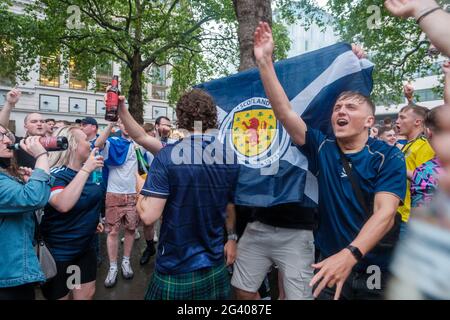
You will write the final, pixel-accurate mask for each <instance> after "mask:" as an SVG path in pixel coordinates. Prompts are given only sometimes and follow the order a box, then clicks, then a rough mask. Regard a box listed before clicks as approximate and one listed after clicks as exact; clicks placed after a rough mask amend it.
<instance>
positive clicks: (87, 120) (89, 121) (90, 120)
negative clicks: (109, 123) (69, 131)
mask: <svg viewBox="0 0 450 320" xmlns="http://www.w3.org/2000/svg"><path fill="white" fill-rule="evenodd" d="M80 123H81V124H93V125H94V126H97V127H98V123H97V120H95V119H94V118H92V117H86V118H84V119H81V122H80Z"/></svg>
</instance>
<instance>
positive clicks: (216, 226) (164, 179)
mask: <svg viewBox="0 0 450 320" xmlns="http://www.w3.org/2000/svg"><path fill="white" fill-rule="evenodd" d="M176 113H177V119H178V127H179V129H181V130H184V131H187V132H189V135H188V136H187V137H185V138H184V139H182V140H180V141H178V142H176V143H174V144H169V145H167V146H166V147H164V148H162V149H161V151H160V152H159V153H158V154H157V155H156V157H155V159H154V160H153V162H152V166H151V169H150V172H149V175H148V177H147V180H146V181H145V185H144V186H143V188H142V190H141V195H140V197H139V199H138V203H137V209H138V212H139V215H140V217H141V220H142V221H143V222H144V224H146V225H150V224H152V223H153V222H155V221H156V220H157V219H159V218H160V216H161V215H163V219H162V225H161V230H160V237H159V243H158V253H157V259H156V265H155V272H154V273H153V277H152V279H151V280H150V284H149V287H148V291H147V294H146V296H145V298H146V299H148V300H161V299H164V300H167V299H170V300H179V299H182V300H191V299H228V298H229V297H230V292H231V290H230V279H229V275H228V272H227V269H226V266H227V265H230V264H231V263H233V262H234V259H235V256H236V240H237V237H236V235H235V231H234V228H235V226H234V225H235V211H234V205H233V203H232V199H233V198H234V188H235V184H236V182H237V177H238V173H239V165H238V164H237V162H236V161H233V163H232V164H230V161H229V158H227V159H226V157H227V155H230V154H231V155H233V156H234V153H233V152H232V151H229V152H228V153H227V152H226V151H227V150H224V145H223V144H221V143H220V142H219V141H218V139H216V138H215V137H214V136H213V135H211V134H210V130H211V129H216V128H217V111H216V105H215V103H214V101H213V99H212V98H211V96H209V95H208V94H207V93H206V92H204V91H202V90H199V89H193V90H191V91H189V92H187V93H185V94H184V95H183V96H181V98H180V100H179V101H178V103H177V108H176ZM226 160H228V161H226ZM232 160H234V158H233V159H232ZM142 182H143V181H142ZM225 226H226V231H227V232H228V237H227V238H228V241H227V242H226V243H225V238H226V235H225V228H224V227H225ZM224 243H225V245H224ZM224 257H225V259H224Z"/></svg>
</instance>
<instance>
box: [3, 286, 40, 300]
mask: <svg viewBox="0 0 450 320" xmlns="http://www.w3.org/2000/svg"><path fill="white" fill-rule="evenodd" d="M34 287H35V284H34V283H28V284H24V285H21V286H17V287H7V288H0V300H34V299H35V296H34Z"/></svg>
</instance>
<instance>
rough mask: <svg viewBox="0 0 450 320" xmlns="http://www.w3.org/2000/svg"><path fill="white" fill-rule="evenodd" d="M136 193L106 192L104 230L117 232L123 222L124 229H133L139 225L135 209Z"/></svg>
mask: <svg viewBox="0 0 450 320" xmlns="http://www.w3.org/2000/svg"><path fill="white" fill-rule="evenodd" d="M136 199H137V195H136V194H135V193H134V194H120V193H112V192H107V193H106V202H105V206H106V213H105V220H106V225H105V231H106V233H110V232H111V231H115V232H119V230H120V226H121V225H122V224H123V226H124V227H125V229H127V230H130V231H134V230H136V228H137V227H138V225H139V215H138V213H137V211H136Z"/></svg>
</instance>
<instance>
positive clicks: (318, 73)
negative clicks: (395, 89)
mask: <svg viewBox="0 0 450 320" xmlns="http://www.w3.org/2000/svg"><path fill="white" fill-rule="evenodd" d="M275 70H276V73H277V75H278V78H279V80H280V82H281V85H282V86H283V88H284V90H285V92H286V94H287V96H288V98H289V100H290V102H291V105H292V107H293V109H294V110H295V111H296V112H297V113H298V115H300V116H301V117H302V118H303V120H305V122H306V123H307V124H308V125H310V126H311V127H313V128H317V129H320V130H322V131H323V132H326V133H329V134H332V128H331V123H330V121H331V114H332V108H333V106H334V103H335V101H336V98H337V96H338V95H339V94H340V93H342V92H343V91H348V90H351V91H356V92H360V93H362V94H363V95H365V96H369V95H370V93H371V91H372V85H373V83H372V71H373V64H372V63H371V62H369V61H368V60H365V59H362V60H360V59H358V58H357V57H356V55H355V54H353V52H352V50H351V46H350V45H349V44H346V43H338V44H335V45H332V46H329V47H326V48H322V49H319V50H316V51H312V52H308V53H305V54H302V55H300V56H296V57H293V58H290V59H286V60H283V61H280V62H277V63H276V64H275ZM196 87H197V88H200V89H203V90H205V91H207V92H208V93H209V94H210V95H211V96H212V97H213V98H214V101H215V103H216V105H217V110H218V115H219V123H220V130H219V138H220V139H221V140H222V141H223V142H224V143H226V144H227V145H228V146H229V147H231V149H232V150H234V152H235V154H236V156H237V158H238V159H239V162H240V163H241V164H242V167H241V173H240V176H239V181H238V185H237V190H236V198H235V203H236V204H239V205H247V206H260V207H268V206H273V205H277V204H282V203H292V202H297V203H300V204H301V205H303V206H310V207H312V206H315V205H316V204H317V203H318V186H317V178H316V177H315V176H314V175H313V174H312V173H311V172H310V171H308V161H307V159H306V157H305V156H304V155H303V154H302V153H301V152H300V151H299V150H298V148H297V147H296V146H295V145H294V144H293V143H292V141H291V139H290V137H289V135H288V134H287V132H286V130H285V129H284V128H283V127H282V126H281V124H280V123H279V122H278V121H277V120H276V119H275V116H274V113H273V111H272V109H271V106H270V104H269V101H268V100H267V97H266V95H265V92H264V88H263V85H262V82H261V79H260V76H259V71H258V70H257V69H251V70H246V71H244V72H240V73H237V74H235V75H232V76H229V77H225V78H221V79H217V80H213V81H209V82H206V83H203V84H200V85H198V86H196Z"/></svg>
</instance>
